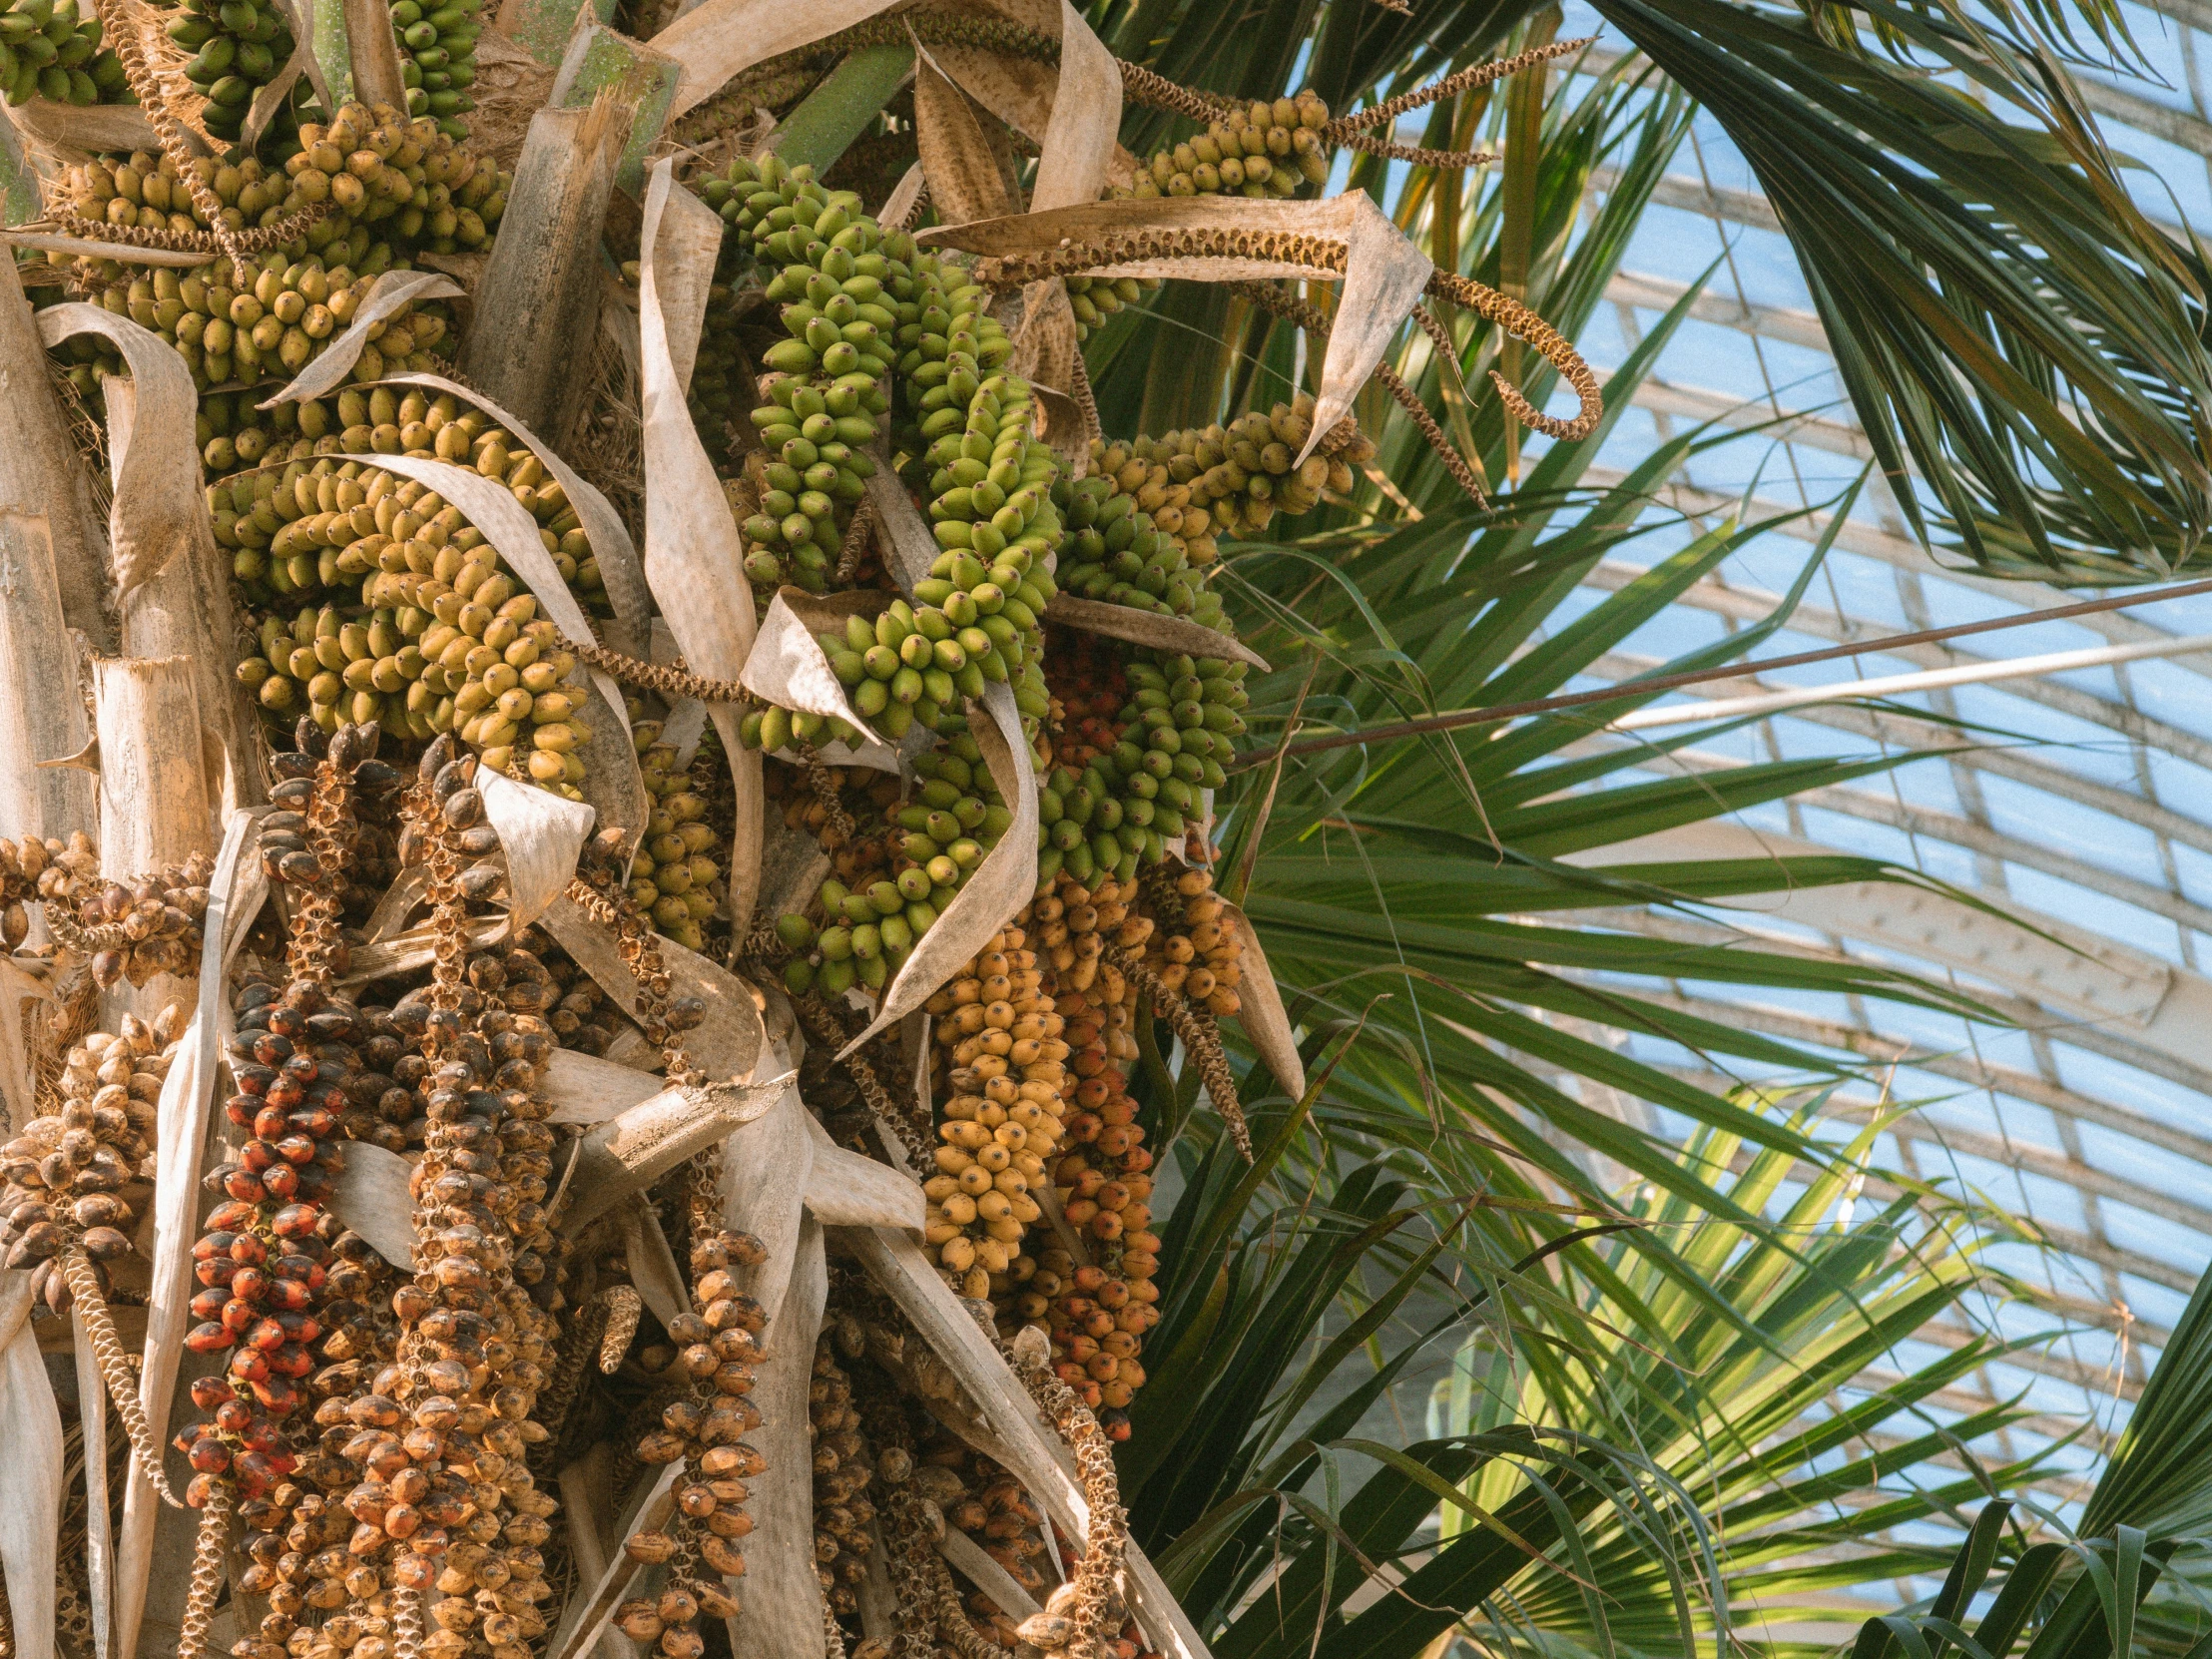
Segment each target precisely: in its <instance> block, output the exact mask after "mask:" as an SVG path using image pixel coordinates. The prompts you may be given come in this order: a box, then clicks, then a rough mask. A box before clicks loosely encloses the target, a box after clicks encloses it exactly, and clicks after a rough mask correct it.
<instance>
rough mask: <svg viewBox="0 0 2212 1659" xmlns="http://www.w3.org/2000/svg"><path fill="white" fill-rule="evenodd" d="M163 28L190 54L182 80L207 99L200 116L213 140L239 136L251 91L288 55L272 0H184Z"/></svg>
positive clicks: (281, 21) (274, 75)
mask: <svg viewBox="0 0 2212 1659" xmlns="http://www.w3.org/2000/svg"><path fill="white" fill-rule="evenodd" d="M168 32H169V38H170V39H171V40H173V41H175V42H176V43H177V44H178V45H179V46H182V47H183V48H184V49H185V50H186V51H188V52H190V53H192V57H191V59H190V60H188V61H187V63H186V64H185V79H186V80H188V81H190V82H191V83H192V84H193V86H194V87H196V88H197V89H199V91H200V92H201V93H202V94H203V95H204V96H205V97H206V98H207V100H208V105H207V108H206V109H205V110H204V111H203V112H202V115H201V119H202V120H204V121H205V122H206V123H207V126H208V131H209V132H210V133H212V134H214V135H215V136H216V137H217V138H219V139H235V138H237V137H238V136H239V134H240V133H241V132H242V131H243V130H244V128H245V126H246V115H247V112H248V111H249V110H250V109H252V108H253V104H254V95H255V94H256V93H258V92H260V91H261V89H262V88H263V87H265V86H267V85H268V84H269V83H270V82H271V81H274V80H275V79H276V78H277V73H278V72H279V71H280V70H281V69H282V68H283V67H284V65H285V63H286V62H288V61H289V60H290V58H291V49H292V39H291V30H290V29H289V28H287V27H286V26H285V24H284V14H283V10H282V8H281V7H279V6H278V5H277V3H276V0H184V3H183V4H182V5H181V6H179V7H178V10H177V15H176V17H174V18H173V19H171V21H170V23H169V30H168Z"/></svg>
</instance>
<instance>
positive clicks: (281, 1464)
mask: <svg viewBox="0 0 2212 1659" xmlns="http://www.w3.org/2000/svg"><path fill="white" fill-rule="evenodd" d="M301 735H302V737H308V738H311V739H313V740H315V742H316V747H309V748H304V749H300V750H296V751H291V752H287V753H284V754H281V755H278V756H277V757H275V759H274V763H273V765H274V768H275V770H276V772H277V776H278V777H279V779H281V780H282V781H283V782H285V783H288V784H298V783H305V784H307V785H308V810H307V814H306V817H307V818H308V819H309V820H310V821H311V822H312V824H313V826H314V830H313V836H312V841H311V844H307V845H303V846H301V847H298V848H295V849H292V850H289V851H283V852H280V853H276V854H275V855H274V856H273V857H270V858H268V859H267V860H266V861H265V867H266V868H267V869H268V870H269V872H270V874H271V876H272V878H273V879H275V880H277V881H278V882H281V883H283V884H284V885H286V886H288V887H290V888H291V889H292V896H291V903H290V905H289V907H288V913H289V915H290V918H291V938H290V941H289V944H288V947H287V951H286V961H285V976H286V977H285V982H284V983H283V984H282V985H281V986H279V985H278V984H277V983H275V982H273V981H271V980H269V979H266V978H263V977H261V976H259V975H255V976H251V977H249V978H248V979H247V980H246V981H245V982H244V983H243V984H242V985H241V986H240V988H239V990H238V992H237V994H236V997H235V999H234V1007H235V1009H236V1011H237V1027H236V1034H235V1035H234V1036H233V1037H232V1039H231V1042H230V1057H231V1074H232V1081H233V1084H234V1086H235V1088H236V1092H235V1093H234V1094H233V1095H232V1096H231V1097H230V1099H229V1100H228V1101H227V1102H226V1103H225V1112H226V1114H227V1115H228V1116H229V1117H230V1119H231V1121H232V1122H233V1123H234V1124H235V1125H237V1126H238V1127H239V1129H241V1130H242V1131H244V1132H245V1133H246V1135H247V1136H248V1137H249V1138H248V1139H247V1141H246V1143H245V1144H244V1146H242V1147H241V1148H240V1150H239V1154H238V1156H237V1157H236V1158H235V1159H233V1160H230V1161H228V1162H226V1163H224V1164H222V1165H220V1166H218V1167H217V1168H216V1169H215V1170H213V1171H212V1172H211V1173H210V1176H209V1183H208V1184H209V1185H210V1186H211V1187H213V1188H215V1189H217V1190H219V1191H221V1192H222V1193H224V1194H225V1195H226V1196H225V1202H223V1203H221V1204H219V1205H217V1206H216V1208H215V1209H214V1210H212V1211H211V1212H210V1213H209V1215H208V1218H207V1221H206V1223H205V1231H204V1232H203V1234H202V1236H201V1238H200V1240H199V1242H198V1243H197V1244H195V1245H194V1247H193V1260H194V1264H195V1270H196V1275H195V1276H196V1277H197V1278H198V1279H199V1281H200V1283H201V1285H202V1287H203V1289H202V1290H201V1292H200V1293H199V1294H198V1295H197V1296H195V1297H194V1298H193V1304H192V1307H193V1312H194V1314H195V1316H196V1317H198V1318H199V1319H200V1320H201V1321H202V1323H201V1324H200V1325H199V1326H197V1327H196V1328H195V1329H194V1330H193V1331H192V1332H191V1334H190V1335H189V1336H188V1337H187V1338H186V1339H185V1341H186V1346H188V1347H189V1348H191V1349H192V1350H193V1351H194V1352H195V1353H197V1354H202V1355H208V1356H213V1355H218V1354H229V1355H230V1360H229V1363H228V1365H227V1367H226V1369H225V1375H224V1376H223V1377H221V1378H204V1379H202V1380H201V1382H200V1383H197V1384H195V1386H194V1390H193V1397H194V1399H195V1401H196V1402H197V1403H198V1404H199V1405H200V1406H201V1408H202V1409H203V1410H207V1411H210V1412H211V1413H212V1415H211V1418H210V1420H207V1421H203V1422H201V1423H198V1424H194V1425H192V1426H189V1427H187V1428H186V1429H185V1431H184V1432H183V1433H182V1434H180V1435H179V1436H178V1441H177V1444H178V1446H179V1448H180V1449H181V1450H183V1451H185V1452H186V1454H187V1455H188V1456H189V1457H190V1458H191V1460H192V1464H193V1468H194V1470H195V1471H196V1472H195V1473H194V1476H193V1480H192V1484H191V1485H190V1487H188V1489H187V1491H186V1494H185V1495H186V1501H187V1502H188V1503H190V1504H191V1505H193V1506H194V1507H195V1508H200V1507H205V1506H206V1505H207V1504H208V1503H209V1502H210V1501H211V1500H212V1499H213V1498H214V1496H215V1489H216V1486H217V1484H218V1483H219V1482H221V1483H222V1484H224V1485H225V1486H227V1487H228V1488H230V1489H231V1490H232V1491H234V1492H236V1493H237V1494H239V1495H241V1496H244V1497H247V1498H250V1499H257V1498H261V1497H264V1496H266V1495H267V1494H268V1493H269V1492H270V1490H271V1489H272V1488H273V1487H275V1486H276V1485H277V1483H278V1482H279V1481H280V1480H281V1479H282V1478H283V1477H284V1476H285V1475H286V1474H288V1473H290V1472H291V1471H292V1470H293V1469H294V1468H295V1467H296V1466H297V1463H298V1457H297V1454H296V1452H295V1450H294V1446H293V1443H292V1442H291V1441H290V1439H289V1438H288V1436H287V1433H286V1430H285V1427H284V1424H285V1421H286V1419H287V1418H289V1417H291V1416H292V1415H293V1414H294V1413H295V1412H297V1411H298V1410H299V1408H300V1407H301V1406H302V1405H303V1404H304V1403H305V1402H306V1398H307V1394H306V1390H305V1389H304V1388H302V1387H301V1386H300V1383H301V1381H302V1380H304V1379H305V1378H306V1377H307V1375H308V1373H309V1372H311V1371H312V1370H314V1367H315V1361H314V1357H313V1352H312V1350H313V1346H314V1344H315V1342H316V1340H317V1338H318V1337H320V1336H321V1334H322V1322H321V1318H320V1316H321V1315H322V1314H323V1313H324V1312H325V1311H326V1310H325V1307H324V1302H325V1298H324V1296H323V1295H322V1294H321V1293H322V1292H323V1291H324V1290H325V1288H326V1270H325V1266H324V1264H325V1263H326V1261H327V1260H328V1255H329V1252H328V1249H327V1245H328V1242H329V1241H330V1240H331V1239H333V1238H335V1237H336V1236H337V1234H338V1233H339V1232H340V1231H341V1229H340V1228H339V1226H338V1224H337V1222H336V1219H335V1217H333V1216H331V1215H330V1214H329V1212H328V1210H327V1203H328V1199H329V1195H330V1191H331V1185H332V1172H333V1170H334V1168H335V1166H336V1162H337V1156H338V1155H337V1143H338V1142H339V1141H340V1139H341V1138H342V1131H341V1128H340V1123H341V1120H342V1118H343V1117H344V1116H345V1114H346V1112H347V1110H348V1107H349V1105H350V1103H351V1101H352V1100H353V1098H354V1096H355V1093H356V1092H357V1089H358V1082H357V1079H358V1078H359V1076H360V1074H361V1073H362V1071H363V1069H364V1067H363V1063H362V1050H361V1047H360V1046H358V1045H357V1043H358V1039H360V1038H362V1037H363V1036H364V1035H365V1033H364V1031H363V1028H362V1026H363V1022H362V1019H361V1016H360V1014H359V1012H358V1010H356V1009H355V1008H354V1006H353V1005H352V1004H351V1003H350V1002H347V1001H345V1000H343V999H342V998H340V997H338V996H336V995H334V994H333V993H332V992H331V990H330V989H329V983H330V978H331V976H332V975H333V974H335V973H340V972H342V971H343V970H344V968H345V965H346V948H345V944H344V941H343V939H342V937H341V935H340V934H339V932H338V930H337V927H336V925H335V923H336V921H337V917H338V914H339V894H340V892H341V891H342V889H343V886H344V883H345V870H346V867H347V865H348V864H349V863H350V861H351V858H352V854H353V848H354V841H355V838H356V836H357V833H358V827H359V818H358V809H359V806H360V804H361V802H362V800H363V798H364V797H367V798H388V797H389V795H390V794H391V793H392V792H393V791H394V790H395V789H396V788H397V786H398V785H399V784H400V782H401V781H402V780H401V775H400V774H399V773H398V772H397V771H396V770H395V769H393V768H391V767H388V766H385V765H384V764H383V763H382V762H380V761H378V760H376V759H375V749H376V746H377V741H378V734H377V732H376V729H375V728H374V727H366V728H363V727H353V726H347V727H343V728H341V729H340V730H339V731H338V732H336V733H335V734H333V735H331V736H330V737H328V738H327V739H323V737H322V734H320V733H318V732H315V731H314V730H313V728H311V727H307V728H304V729H303V730H302V734H301Z"/></svg>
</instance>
